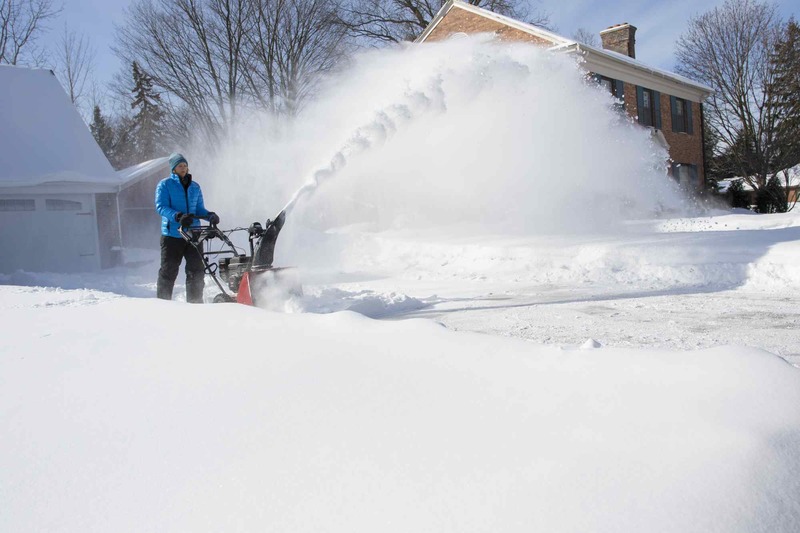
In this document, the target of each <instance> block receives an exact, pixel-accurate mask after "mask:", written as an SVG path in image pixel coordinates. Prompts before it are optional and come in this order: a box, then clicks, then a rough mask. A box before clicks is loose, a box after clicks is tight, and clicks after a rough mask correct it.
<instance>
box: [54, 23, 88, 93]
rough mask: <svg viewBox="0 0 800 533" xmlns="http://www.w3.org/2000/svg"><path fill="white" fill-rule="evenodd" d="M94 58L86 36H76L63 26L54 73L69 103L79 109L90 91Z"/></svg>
mask: <svg viewBox="0 0 800 533" xmlns="http://www.w3.org/2000/svg"><path fill="white" fill-rule="evenodd" d="M94 58H95V53H94V49H92V47H91V46H90V44H89V40H88V39H87V38H86V36H85V35H83V34H81V35H78V34H77V33H75V32H74V31H71V30H69V28H67V27H66V26H64V33H63V34H62V36H61V41H60V42H59V48H58V57H57V59H56V68H55V72H56V75H57V76H58V79H59V81H60V82H61V85H62V86H63V87H64V90H65V91H67V94H68V95H69V99H70V101H72V103H73V104H74V105H75V107H77V108H79V109H80V108H81V107H82V105H83V104H84V97H86V96H87V92H90V91H91V90H92V87H91V85H92V79H91V76H92V72H93V71H94Z"/></svg>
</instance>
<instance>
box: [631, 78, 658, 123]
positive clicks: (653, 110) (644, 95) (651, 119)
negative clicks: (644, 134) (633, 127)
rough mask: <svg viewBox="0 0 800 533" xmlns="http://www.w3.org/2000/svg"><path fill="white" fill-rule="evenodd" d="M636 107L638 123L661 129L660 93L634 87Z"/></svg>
mask: <svg viewBox="0 0 800 533" xmlns="http://www.w3.org/2000/svg"><path fill="white" fill-rule="evenodd" d="M636 107H637V114H638V118H639V124H641V125H643V126H650V127H651V128H656V129H658V130H660V129H661V93H660V92H658V91H654V90H652V89H646V88H645V87H636Z"/></svg>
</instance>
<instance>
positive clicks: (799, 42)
mask: <svg viewBox="0 0 800 533" xmlns="http://www.w3.org/2000/svg"><path fill="white" fill-rule="evenodd" d="M771 63H772V65H771V66H772V68H774V69H775V73H776V75H775V82H774V87H773V92H774V94H775V108H776V113H775V115H776V120H777V121H778V127H777V128H776V136H775V137H776V140H777V143H776V144H777V146H778V150H776V154H775V161H774V163H773V172H778V171H780V170H783V169H785V168H790V167H793V166H795V165H797V164H798V163H800V26H798V24H797V22H796V21H795V20H794V18H792V19H790V20H789V22H788V23H787V24H786V26H785V28H784V31H783V35H782V37H781V38H780V39H779V40H778V43H777V44H776V46H775V53H774V54H773V55H772V57H771Z"/></svg>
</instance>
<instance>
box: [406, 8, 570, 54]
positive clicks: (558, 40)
mask: <svg viewBox="0 0 800 533" xmlns="http://www.w3.org/2000/svg"><path fill="white" fill-rule="evenodd" d="M453 7H459V8H461V9H465V10H467V11H471V12H473V13H476V14H478V15H481V16H482V17H486V18H489V19H493V20H496V21H497V22H500V23H502V24H505V25H506V26H510V27H512V28H517V29H519V30H522V31H524V32H525V33H529V34H531V35H534V36H536V37H541V38H543V39H546V40H548V41H551V42H552V43H553V44H557V45H568V44H574V43H575V41H573V40H571V39H567V38H566V37H562V36H561V35H558V34H555V33H553V32H550V31H547V30H545V29H544V28H540V27H538V26H534V25H533V24H528V23H527V22H522V21H519V20H516V19H512V18H510V17H506V16H505V15H499V14H497V13H495V12H494V11H489V10H487V9H483V8H480V7H477V6H474V5H472V4H469V3H467V2H464V1H462V0H450V1H449V2H446V3H445V4H444V5H443V6H442V7H441V9H439V11H438V12H437V13H436V16H435V17H433V20H432V21H431V22H430V24H428V27H427V28H425V30H424V31H423V32H422V34H421V35H420V36H419V37H417V39H416V41H415V42H422V41H424V40H425V39H426V38H427V37H428V35H430V33H431V32H432V31H433V30H434V28H436V25H437V24H438V23H439V21H441V19H442V18H444V16H445V15H446V14H447V13H448V12H449V11H450V9H451V8H453Z"/></svg>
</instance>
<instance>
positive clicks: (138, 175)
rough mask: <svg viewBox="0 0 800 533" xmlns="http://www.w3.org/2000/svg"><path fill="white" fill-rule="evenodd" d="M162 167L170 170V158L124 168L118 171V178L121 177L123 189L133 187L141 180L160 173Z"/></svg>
mask: <svg viewBox="0 0 800 533" xmlns="http://www.w3.org/2000/svg"><path fill="white" fill-rule="evenodd" d="M162 167H165V168H167V169H168V168H169V156H164V157H158V158H156V159H151V160H150V161H144V162H142V163H139V164H136V165H132V166H130V167H128V168H123V169H122V170H118V171H117V176H119V179H120V181H121V182H122V187H123V188H125V187H129V186H131V185H133V184H134V183H136V182H137V181H139V180H140V179H143V178H146V177H147V176H149V175H151V174H152V173H154V172H158V171H159V170H160V169H161V168H162ZM162 177H163V176H162Z"/></svg>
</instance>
